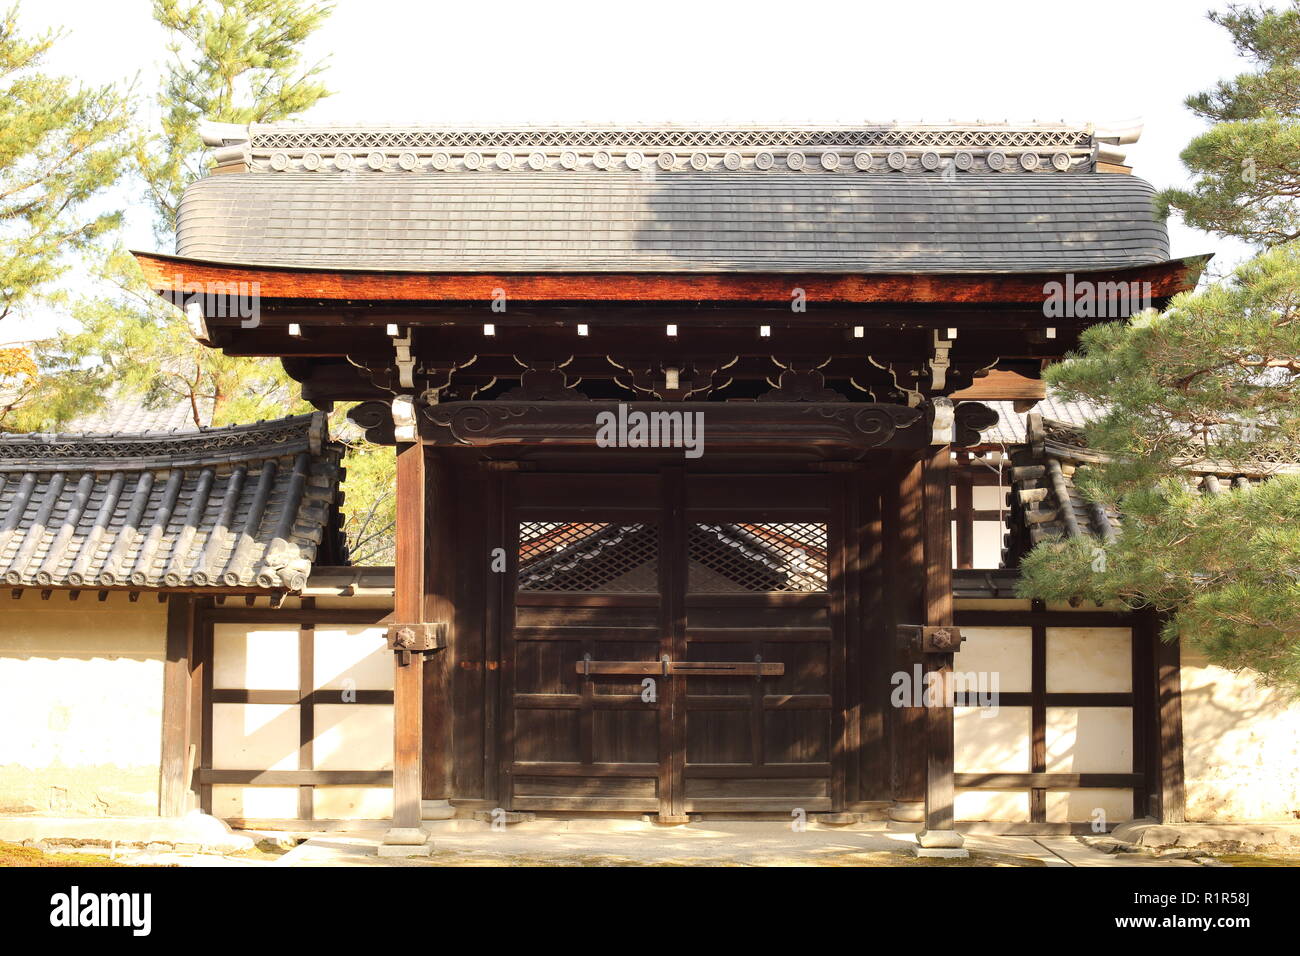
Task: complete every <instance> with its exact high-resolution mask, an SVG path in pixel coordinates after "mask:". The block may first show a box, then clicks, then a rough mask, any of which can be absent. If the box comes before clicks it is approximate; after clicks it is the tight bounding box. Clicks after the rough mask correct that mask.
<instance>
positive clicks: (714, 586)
mask: <svg viewBox="0 0 1300 956" xmlns="http://www.w3.org/2000/svg"><path fill="white" fill-rule="evenodd" d="M834 487H835V486H834V484H833V482H832V480H831V479H830V478H829V476H824V475H795V476H761V477H760V476H744V477H741V476H734V475H727V476H718V475H699V476H696V475H689V474H686V473H684V471H683V470H682V469H681V468H669V469H664V470H662V471H660V472H658V473H654V474H640V475H627V474H622V475H557V474H522V475H517V476H515V477H514V478H513V490H512V494H511V499H512V504H511V509H510V514H511V521H510V526H511V528H512V530H513V532H514V533H515V534H516V535H517V539H516V540H515V542H514V543H513V548H512V552H513V553H514V554H515V555H517V563H516V565H515V567H514V568H513V569H512V571H513V574H512V581H511V587H510V589H509V590H510V591H511V593H512V594H513V601H512V602H511V603H512V606H511V607H510V608H509V609H508V610H507V613H506V615H505V618H506V620H505V623H506V631H507V633H506V641H505V645H504V650H505V658H506V666H505V669H504V671H505V672H504V674H503V690H504V693H505V700H506V702H507V708H506V709H507V714H506V715H505V717H506V719H505V721H504V723H503V725H504V727H505V739H504V740H503V746H502V748H501V753H502V758H503V766H502V771H503V789H502V792H503V793H505V794H508V796H509V806H510V807H511V808H512V809H517V810H574V811H578V810H595V811H657V812H662V813H666V814H674V815H678V814H682V813H689V812H701V811H715V812H718V811H724V812H734V811H767V812H781V813H789V812H791V811H793V810H796V809H803V810H808V811H813V810H827V809H832V808H834V807H836V806H837V805H838V804H839V802H840V797H839V796H838V795H837V786H836V783H835V780H836V779H837V774H836V772H835V771H836V769H837V768H838V766H839V761H838V760H837V759H836V753H835V750H836V748H835V746H834V741H835V740H836V739H838V734H839V732H840V731H839V728H840V726H841V724H842V714H841V712H840V710H838V709H837V707H838V706H840V705H839V701H840V700H841V699H842V691H841V690H840V689H838V688H837V682H838V681H840V680H842V660H841V658H842V653H843V640H842V638H841V637H840V633H841V632H840V629H839V622H838V615H837V613H836V607H837V606H838V604H837V602H836V601H835V600H833V595H834V593H835V591H836V588H837V587H838V586H839V584H840V581H839V576H838V575H837V574H836V573H835V571H834V568H835V567H836V566H837V564H838V562H837V561H836V560H833V554H834V552H835V551H836V549H837V547H838V544H837V541H838V538H837V536H838V534H839V529H838V528H837V527H836V526H835V523H834V521H833V520H832V518H831V515H832V512H833V510H834V509H833V507H832V504H833V500H834V494H833V491H834Z"/></svg>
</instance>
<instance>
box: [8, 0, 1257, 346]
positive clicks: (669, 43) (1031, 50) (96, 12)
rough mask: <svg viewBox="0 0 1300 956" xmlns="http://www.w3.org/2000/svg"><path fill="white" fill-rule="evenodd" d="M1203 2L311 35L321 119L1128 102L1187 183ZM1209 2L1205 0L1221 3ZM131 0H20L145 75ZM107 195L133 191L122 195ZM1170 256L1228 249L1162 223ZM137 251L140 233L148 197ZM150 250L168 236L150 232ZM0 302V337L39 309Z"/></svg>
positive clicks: (761, 114) (943, 113)
mask: <svg viewBox="0 0 1300 956" xmlns="http://www.w3.org/2000/svg"><path fill="white" fill-rule="evenodd" d="M1212 5H1214V0H1088V2H1087V3H1086V4H1082V3H1065V2H1059V0H1057V2H1052V0H997V2H994V3H988V2H974V0H909V2H902V3H898V2H892V0H891V2H880V0H858V2H841V0H816V2H801V3H791V2H785V3H772V2H764V0H751V2H748V3H737V2H730V0H691V2H680V0H658V2H656V3H651V4H646V3H631V2H627V0H558V2H548V3H541V2H535V0H534V2H519V0H468V2H461V3H445V2H414V0H339V2H338V4H337V9H336V10H335V12H334V15H333V16H332V17H331V18H330V19H329V20H328V21H327V22H326V24H325V26H324V27H323V28H322V29H321V30H320V31H319V32H318V33H317V34H316V35H315V36H314V37H313V39H312V42H311V44H310V46H309V48H308V52H309V61H311V62H315V61H316V60H319V59H326V58H327V59H328V63H329V69H328V72H327V74H326V76H325V79H326V81H327V83H328V84H329V85H330V87H331V88H332V89H334V90H336V91H337V92H336V94H335V95H334V96H331V97H329V98H327V99H325V100H323V101H322V102H321V103H320V104H318V105H317V107H316V108H315V109H314V110H312V111H311V113H309V114H308V115H307V117H306V118H307V119H311V120H315V121H319V122H329V121H339V122H366V123H390V122H411V121H428V122H471V121H472V122H474V123H478V124H491V123H498V122H500V123H508V122H514V123H520V122H530V123H546V122H552V121H560V122H571V123H572V122H580V121H588V122H676V123H689V122H701V123H720V122H724V121H738V122H744V121H757V122H764V123H767V122H781V121H785V122H805V123H831V122H872V121H889V120H894V119H898V120H925V121H931V122H943V121H945V120H948V119H959V120H974V119H984V120H1004V119H1010V120H1028V119H1043V120H1057V119H1066V120H1070V121H1080V122H1082V121H1087V120H1092V121H1094V122H1097V123H1105V122H1114V121H1119V120H1124V119H1129V118H1132V117H1141V118H1142V119H1143V120H1145V123H1146V130H1145V132H1144V133H1143V135H1142V138H1141V140H1140V141H1139V142H1138V143H1137V144H1135V145H1133V146H1130V147H1127V149H1128V157H1129V162H1130V163H1132V165H1133V166H1134V167H1135V169H1134V171H1135V173H1136V174H1137V175H1139V176H1141V177H1143V178H1144V179H1147V180H1149V181H1150V182H1152V183H1154V184H1155V185H1156V186H1158V187H1160V186H1168V185H1172V184H1177V183H1183V182H1185V180H1186V177H1185V173H1184V170H1183V168H1182V165H1181V163H1180V162H1179V160H1178V153H1179V151H1180V150H1182V148H1183V147H1184V146H1185V145H1186V143H1187V141H1188V140H1189V139H1191V138H1192V137H1193V136H1194V135H1196V134H1197V133H1198V132H1200V131H1201V129H1202V125H1201V124H1200V122H1199V121H1198V120H1197V119H1196V118H1195V117H1193V116H1192V115H1191V114H1190V113H1189V112H1188V111H1187V110H1186V109H1185V108H1184V107H1183V105H1182V101H1183V99H1184V97H1186V96H1187V95H1188V94H1190V93H1192V92H1196V91H1199V90H1202V89H1206V88H1208V87H1209V86H1210V85H1211V84H1212V83H1213V82H1214V81H1215V80H1216V79H1219V78H1222V77H1229V76H1233V75H1235V74H1237V73H1239V72H1243V71H1244V70H1246V69H1247V64H1246V63H1245V61H1243V60H1241V59H1240V58H1239V57H1238V56H1237V55H1236V54H1235V52H1234V50H1233V48H1232V45H1231V43H1229V41H1228V37H1227V34H1226V32H1225V31H1224V30H1222V29H1221V28H1219V27H1216V26H1215V25H1214V24H1212V23H1210V22H1209V21H1208V20H1206V18H1205V11H1206V9H1208V8H1209V7H1210V6H1212ZM1219 5H1220V6H1221V5H1222V3H1221V2H1220V4H1219ZM149 9H150V4H149V2H148V0H25V2H24V3H23V5H22V16H23V22H24V24H25V27H26V29H27V30H28V31H29V32H34V31H36V30H37V29H39V28H44V27H49V26H61V27H62V28H63V29H64V30H65V31H66V33H67V36H66V37H65V39H64V40H62V41H61V42H60V44H59V45H58V46H57V47H56V48H55V50H54V51H53V52H52V55H51V57H50V59H49V62H48V68H49V69H50V70H51V71H57V72H61V73H66V74H70V75H73V76H76V77H79V78H81V79H83V80H84V81H85V82H87V83H102V82H107V81H110V80H125V79H129V78H130V77H131V76H132V75H134V74H135V71H137V70H138V71H139V79H138V82H139V88H140V89H141V90H142V91H145V92H147V93H149V94H150V95H152V91H154V90H156V89H157V78H158V64H159V63H160V62H162V60H163V59H164V58H165V56H166V55H167V54H166V50H165V49H164V45H163V44H164V40H163V36H162V31H161V30H160V29H159V28H158V27H157V26H156V25H155V24H154V23H153V20H152V19H151V17H150V15H149ZM125 201H136V200H135V199H134V197H131V198H130V199H128V200H125ZM1170 226H1171V233H1172V239H1173V254H1174V255H1175V256H1185V255H1193V254H1196V253H1203V252H1216V253H1218V261H1217V262H1216V263H1215V266H1214V267H1213V268H1215V270H1216V271H1223V270H1224V269H1225V268H1226V267H1228V266H1230V265H1231V264H1232V263H1234V262H1237V261H1240V260H1241V259H1242V258H1244V257H1245V256H1246V255H1247V254H1248V250H1246V249H1245V247H1243V246H1241V245H1240V244H1237V243H1232V242H1225V241H1223V240H1220V239H1217V238H1216V237H1213V236H1209V235H1206V234H1205V233H1200V232H1196V231H1194V230H1190V229H1187V228H1185V227H1183V226H1182V225H1181V224H1180V223H1178V222H1171V224H1170ZM125 239H126V241H127V244H128V245H130V246H131V247H133V248H145V249H152V248H154V247H155V246H156V243H155V241H154V238H153V235H152V233H151V231H150V228H149V215H148V211H147V210H145V209H143V207H141V208H140V210H139V211H138V212H136V213H135V214H133V215H132V216H131V218H130V223H129V225H128V228H127V234H126V237H125ZM163 251H171V250H170V249H166V250H163ZM50 321H51V317H50V316H49V315H48V314H40V313H39V312H35V311H34V312H33V313H32V314H31V315H30V316H29V317H28V318H27V319H26V320H25V321H24V320H23V319H18V320H9V321H6V323H5V326H6V328H5V329H4V330H3V331H2V332H0V341H3V340H10V341H12V340H15V339H22V338H28V337H31V336H32V335H34V334H39V333H40V332H41V331H42V330H44V329H48V328H49V327H50Z"/></svg>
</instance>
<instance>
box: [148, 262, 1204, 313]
mask: <svg viewBox="0 0 1300 956" xmlns="http://www.w3.org/2000/svg"><path fill="white" fill-rule="evenodd" d="M133 255H134V256H135V257H136V260H137V261H138V262H139V263H140V266H141V268H142V269H143V270H144V275H145V278H146V279H147V280H148V282H149V284H150V285H151V287H152V288H153V289H154V290H155V291H156V292H158V293H160V294H169V293H176V292H181V293H185V292H191V293H193V292H200V291H202V292H206V293H207V294H213V290H214V289H215V288H221V284H222V283H246V284H249V285H251V284H253V283H256V284H257V288H256V290H254V291H251V292H250V291H249V290H247V289H243V290H240V291H239V293H238V294H240V295H248V294H256V295H258V296H259V297H260V298H262V299H264V300H265V299H283V300H310V301H313V302H326V301H329V302H483V301H488V300H491V299H492V298H494V297H495V296H498V295H499V294H500V293H499V292H498V290H502V291H504V292H505V294H506V296H507V297H508V298H509V299H510V300H511V301H515V302H521V301H522V302H584V301H586V302H593V301H598V302H620V301H621V302H750V303H753V302H765V303H782V304H788V303H789V302H790V301H791V296H792V294H793V290H794V289H796V288H799V289H802V290H803V291H804V294H805V296H806V298H807V300H808V301H809V302H818V303H836V304H846V305H848V304H885V303H892V304H938V303H947V304H1008V303H1024V304H1040V303H1042V301H1043V298H1044V294H1045V293H1044V288H1043V287H1044V286H1045V285H1046V284H1047V283H1049V282H1062V281H1064V278H1065V274H1064V273H1060V272H1031V273H952V274H946V275H932V274H916V273H895V274H842V273H779V274H774V273H661V272H658V273H649V272H647V273H640V272H587V273H496V274H485V273H470V272H466V273H446V272H387V271H363V270H338V269H299V268H291V267H282V266H259V265H243V264H232V263H221V262H205V261H201V260H196V259H184V258H181V257H179V256H165V255H159V254H157V253H149V252H135V253H133ZM1209 259H1210V257H1209V256H1194V257H1191V258H1187V259H1171V260H1169V261H1168V262H1161V263H1155V264H1152V265H1145V266H1132V267H1129V268H1126V269H1105V270H1096V271H1089V272H1085V271H1078V272H1075V273H1073V275H1074V277H1075V282H1076V283H1077V282H1078V281H1079V280H1080V279H1082V278H1086V279H1087V280H1089V281H1093V282H1149V283H1151V289H1150V294H1151V296H1152V298H1156V299H1163V298H1168V297H1169V296H1172V295H1176V294H1177V293H1179V292H1184V291H1187V290H1189V289H1193V288H1195V287H1196V283H1197V281H1198V279H1199V278H1200V275H1201V272H1202V271H1203V270H1204V268H1205V265H1206V263H1207V262H1208V261H1209ZM234 291H235V290H234V288H233V287H232V288H231V292H234Z"/></svg>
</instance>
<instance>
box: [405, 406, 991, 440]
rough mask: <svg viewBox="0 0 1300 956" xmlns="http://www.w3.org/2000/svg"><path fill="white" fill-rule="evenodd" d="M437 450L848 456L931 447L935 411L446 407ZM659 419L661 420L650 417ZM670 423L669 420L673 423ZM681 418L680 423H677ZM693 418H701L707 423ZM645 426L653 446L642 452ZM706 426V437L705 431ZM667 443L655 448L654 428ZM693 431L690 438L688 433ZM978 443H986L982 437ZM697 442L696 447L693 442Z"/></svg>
mask: <svg viewBox="0 0 1300 956" xmlns="http://www.w3.org/2000/svg"><path fill="white" fill-rule="evenodd" d="M422 412H423V414H422V415H421V419H420V437H421V440H423V441H425V442H428V443H430V444H437V445H474V446H490V445H534V444H546V445H571V446H577V447H593V448H594V447H606V442H607V441H608V440H609V437H610V436H613V440H614V441H615V442H616V444H615V445H614V446H613V447H626V448H634V449H635V448H656V447H657V448H665V447H666V448H675V449H678V450H679V451H687V450H689V447H690V445H691V443H695V442H698V443H699V444H700V445H701V446H704V445H713V446H723V445H728V446H744V445H750V444H760V445H768V444H772V443H779V444H784V445H803V446H837V447H843V448H847V449H859V450H864V451H865V450H867V449H873V448H913V449H922V448H925V447H928V445H929V443H930V438H931V433H930V428H929V420H930V417H931V416H930V412H929V411H928V409H927V408H925V407H916V408H908V407H907V406H904V405H892V404H888V403H883V402H578V401H556V402H513V401H504V400H497V401H488V402H446V403H442V404H438V405H432V406H429V407H426V408H424V409H423V410H422ZM650 416H656V417H653V418H652V417H650ZM665 416H667V417H665ZM673 416H675V417H673ZM693 416H701V417H699V418H696V417H693ZM637 422H645V423H646V424H645V425H642V426H640V427H641V428H642V432H643V433H644V436H645V441H646V442H647V444H641V445H637V444H635V442H636V441H637V440H638V439H636V438H635V437H634V435H635V434H639V433H634V431H633V428H635V427H637V425H636V423H637ZM701 424H702V430H701V427H700V426H701ZM652 427H653V430H654V433H655V434H656V435H659V436H661V437H662V438H663V441H662V442H661V443H660V444H658V445H651V444H648V442H649V441H650V440H651V439H650V433H651V428H652ZM688 428H689V429H690V431H689V433H688V432H687V429H688ZM974 438H975V439H976V440H978V433H976V434H975V436H974ZM688 439H689V441H688Z"/></svg>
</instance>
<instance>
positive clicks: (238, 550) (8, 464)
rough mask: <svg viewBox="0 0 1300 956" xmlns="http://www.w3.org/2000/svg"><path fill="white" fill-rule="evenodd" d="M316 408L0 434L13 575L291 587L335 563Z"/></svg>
mask: <svg viewBox="0 0 1300 956" xmlns="http://www.w3.org/2000/svg"><path fill="white" fill-rule="evenodd" d="M341 453H342V449H341V446H339V445H338V444H337V443H335V442H331V441H330V440H329V439H328V435H327V434H326V429H325V420H324V416H323V415H322V414H321V413H319V412H318V413H315V414H312V415H300V416H297V417H294V418H285V419H279V420H276V421H270V422H258V423H257V424H254V425H236V426H231V427H227V428H212V429H203V430H196V431H191V432H187V433H168V434H158V433H154V434H141V435H122V434H112V435H69V434H60V435H39V434H38V435H0V581H3V582H4V583H5V584H6V585H8V586H11V587H42V588H47V587H59V588H63V587H66V588H107V587H131V588H168V589H187V590H189V589H205V588H222V589H228V588H237V589H241V590H249V589H262V590H289V591H298V590H301V588H302V587H303V585H304V584H305V583H306V580H307V576H308V575H309V574H310V572H311V566H312V562H313V561H315V560H317V558H318V557H319V558H321V559H323V560H325V561H328V562H337V560H338V559H339V558H340V557H341V555H342V546H341V543H340V541H339V539H338V531H337V529H338V527H339V524H338V513H337V504H338V497H339V489H338V486H339V481H340V478H341V471H340V466H339V461H340V458H341Z"/></svg>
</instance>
